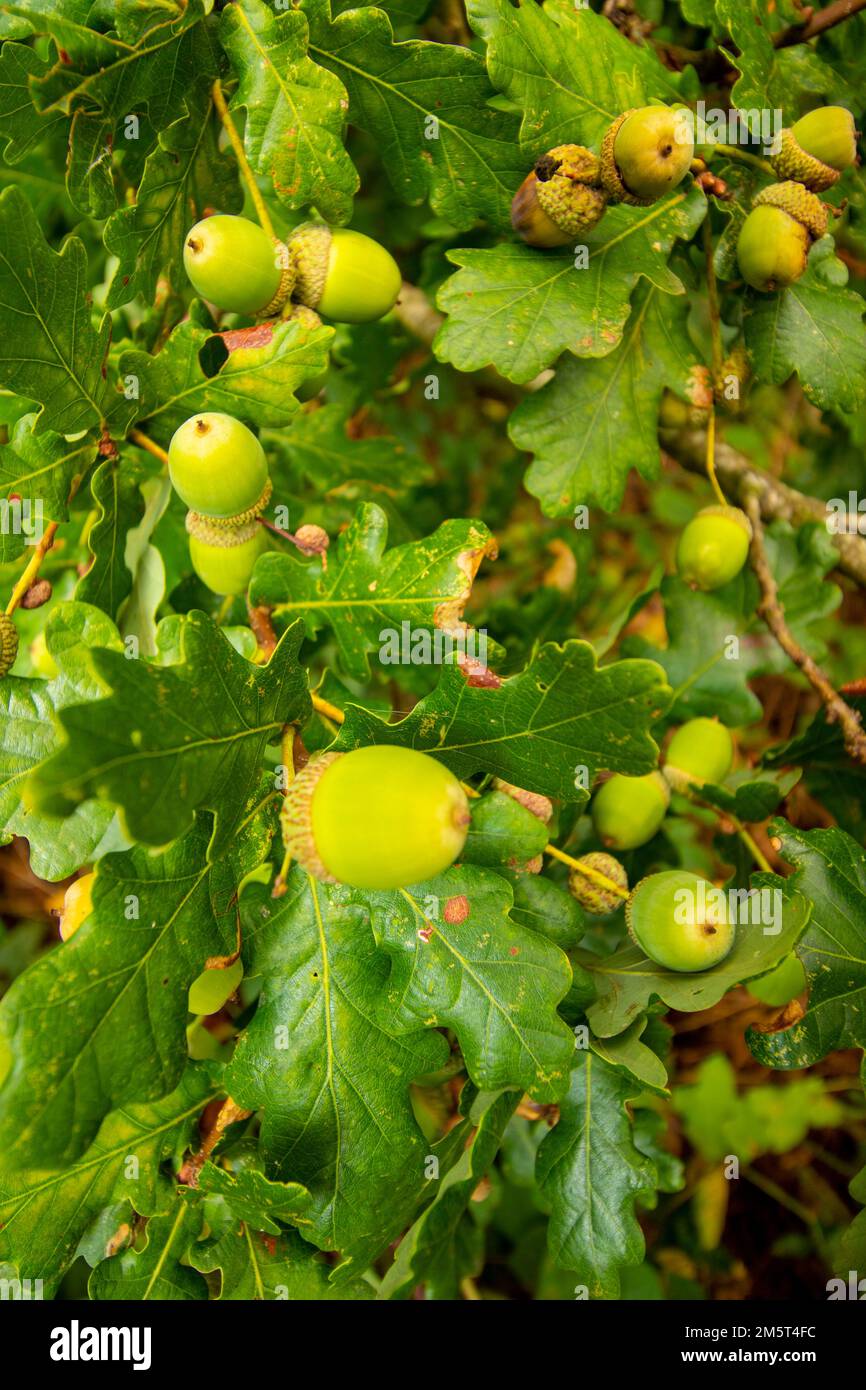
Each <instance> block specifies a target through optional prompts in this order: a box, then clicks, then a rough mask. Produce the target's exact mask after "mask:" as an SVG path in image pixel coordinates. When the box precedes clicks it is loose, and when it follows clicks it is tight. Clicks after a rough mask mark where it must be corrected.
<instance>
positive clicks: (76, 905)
mask: <svg viewBox="0 0 866 1390" xmlns="http://www.w3.org/2000/svg"><path fill="white" fill-rule="evenodd" d="M95 881H96V874H82V875H81V878H77V879H76V880H75V882H74V883H70V885H69V887H68V888H67V890H66V893H65V895H64V898H63V911H62V912H61V914H60V936H61V938H62V940H63V941H68V940H69V938H70V936H72V935H73V933H74V932H77V931H78V928H79V927H80V926H81V924H82V922H85V921H86V920H87V918H88V917H89V916H90V914H91V912H92V911H93V885H94V883H95Z"/></svg>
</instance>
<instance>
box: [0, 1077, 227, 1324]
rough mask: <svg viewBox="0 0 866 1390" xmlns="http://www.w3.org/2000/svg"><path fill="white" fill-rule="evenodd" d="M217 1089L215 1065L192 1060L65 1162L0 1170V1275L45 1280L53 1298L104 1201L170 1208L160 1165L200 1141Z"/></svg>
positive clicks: (146, 1210) (169, 1185)
mask: <svg viewBox="0 0 866 1390" xmlns="http://www.w3.org/2000/svg"><path fill="white" fill-rule="evenodd" d="M219 1094H220V1083H219V1079H218V1072H216V1071H215V1070H214V1068H213V1067H212V1066H211V1065H210V1064H207V1065H198V1064H196V1063H191V1064H190V1065H189V1066H188V1067H187V1069H186V1071H185V1072H184V1075H183V1078H182V1080H181V1081H180V1084H179V1085H178V1086H177V1087H176V1089H175V1090H174V1091H172V1092H171V1094H170V1095H168V1096H165V1097H164V1098H163V1099H162V1100H158V1101H155V1102H152V1103H143V1102H140V1101H136V1102H135V1103H134V1104H130V1105H127V1106H126V1107H125V1108H124V1109H123V1110H115V1111H113V1112H112V1113H111V1114H110V1115H107V1116H106V1117H105V1119H104V1120H103V1122H102V1125H101V1126H100V1129H99V1133H98V1134H97V1136H96V1138H95V1139H94V1140H93V1143H92V1144H91V1145H90V1147H89V1148H88V1149H87V1150H86V1152H85V1153H83V1154H82V1155H81V1157H80V1158H79V1159H78V1160H77V1161H75V1162H74V1163H72V1164H70V1165H69V1166H67V1167H65V1168H62V1169H59V1170H49V1169H42V1168H40V1167H39V1166H38V1164H37V1165H35V1166H34V1167H33V1168H30V1169H29V1170H28V1171H26V1172H22V1173H14V1172H13V1173H9V1172H5V1171H2V1170H0V1274H5V1273H6V1270H7V1269H9V1268H11V1269H13V1270H15V1271H16V1273H17V1275H18V1276H19V1277H20V1278H22V1279H25V1278H29V1279H42V1280H43V1284H44V1293H45V1296H46V1297H50V1296H51V1295H52V1294H53V1292H54V1291H55V1289H56V1287H57V1285H58V1283H59V1282H60V1279H61V1277H62V1275H63V1274H64V1272H65V1271H66V1269H68V1267H69V1266H70V1265H71V1264H72V1262H73V1260H74V1259H75V1254H76V1250H77V1248H78V1243H79V1241H80V1240H81V1238H82V1237H83V1236H84V1235H85V1234H86V1232H87V1230H88V1228H89V1227H90V1225H91V1224H92V1222H93V1221H94V1220H95V1219H96V1218H97V1217H98V1216H99V1214H100V1212H101V1211H102V1210H103V1209H104V1208H106V1207H107V1206H109V1205H111V1204H112V1203H116V1202H121V1201H124V1200H126V1201H128V1202H130V1203H131V1204H132V1206H133V1207H134V1209H135V1210H136V1211H137V1212H138V1213H139V1214H140V1215H142V1216H150V1215H153V1214H156V1213H160V1212H167V1211H169V1210H171V1208H172V1206H173V1204H174V1202H175V1186H174V1182H173V1181H172V1179H171V1178H170V1177H168V1176H166V1174H165V1173H164V1172H163V1171H162V1169H163V1165H164V1163H165V1162H166V1161H168V1160H170V1161H171V1163H172V1166H173V1168H174V1170H175V1171H177V1169H179V1168H180V1165H181V1162H182V1159H183V1153H184V1150H185V1149H186V1147H187V1146H188V1145H190V1144H193V1143H195V1142H196V1141H197V1135H198V1119H199V1116H200V1115H201V1113H202V1111H203V1110H204V1108H205V1106H206V1105H207V1104H208V1102H209V1101H211V1100H213V1099H215V1097H216V1096H218V1095H219ZM34 1157H35V1156H34ZM28 1161H30V1162H32V1161H33V1160H32V1158H30V1159H29V1160H28Z"/></svg>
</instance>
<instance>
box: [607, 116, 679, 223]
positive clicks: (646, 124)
mask: <svg viewBox="0 0 866 1390" xmlns="http://www.w3.org/2000/svg"><path fill="white" fill-rule="evenodd" d="M694 154H695V142H694V130H693V125H692V121H691V118H690V114H689V113H688V112H687V111H685V110H683V109H682V108H676V109H674V108H671V107H668V106H641V107H639V108H637V109H634V110H631V111H623V113H622V115H620V116H617V118H616V120H615V121H614V122H613V123H612V124H611V125H610V126H608V129H607V131H606V132H605V135H604V139H603V140H602V145H601V182H602V187H603V188H604V190H605V192H606V193H607V196H608V199H609V200H610V202H612V203H631V204H633V205H634V206H636V207H648V206H649V205H650V204H651V203H655V202H657V201H658V199H659V198H663V197H664V195H665V194H666V193H669V192H670V191H671V189H672V188H676V186H677V184H678V183H680V182H681V181H682V180H683V179H684V178H685V176H686V174H687V172H688V169H689V165H690V164H691V162H692V160H693V159H694Z"/></svg>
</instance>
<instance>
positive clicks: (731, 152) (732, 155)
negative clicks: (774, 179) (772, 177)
mask: <svg viewBox="0 0 866 1390" xmlns="http://www.w3.org/2000/svg"><path fill="white" fill-rule="evenodd" d="M712 148H713V149H714V150H718V151H719V153H720V154H726V155H727V156H728V158H729V159H739V160H742V162H743V163H744V164H752V165H753V166H754V167H755V168H756V169H760V170H761V172H762V173H764V174H775V172H776V171H775V170H774V168H773V166H772V164H771V163H770V161H769V160H768V159H762V158H761V156H760V155H759V154H750V153H749V151H748V150H741V149H740V147H739V145H722V144H718V145H717V144H715V143H714V144H713V146H712Z"/></svg>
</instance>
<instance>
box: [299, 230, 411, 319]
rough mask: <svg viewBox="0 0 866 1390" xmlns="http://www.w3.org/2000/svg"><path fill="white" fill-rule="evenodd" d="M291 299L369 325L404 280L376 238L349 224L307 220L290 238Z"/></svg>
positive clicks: (330, 316) (390, 303)
mask: <svg viewBox="0 0 866 1390" xmlns="http://www.w3.org/2000/svg"><path fill="white" fill-rule="evenodd" d="M289 249H290V251H291V254H292V258H293V261H294V265H295V272H296V276H297V278H296V282H295V298H296V299H297V300H299V301H300V303H301V304H305V305H307V307H308V308H310V309H315V310H316V313H317V314H323V315H324V316H325V318H326V319H334V320H335V321H336V322H337V323H370V322H371V321H372V320H373V319H380V318H381V317H382V315H383V314H387V312H388V310H389V309H392V308H393V307H394V305H395V304H396V302H397V297H398V295H399V294H400V290H401V288H402V284H403V280H402V277H401V275H400V268H399V266H398V265H397V262H396V261H395V260H394V257H393V256H392V255H391V253H390V252H389V251H386V250H385V247H384V246H380V245H379V243H378V241H373V239H372V237H368V236H364V234H363V233H362V232H353V231H351V230H350V229H349V228H348V227H329V226H328V225H327V224H326V223H324V222H305V223H304V224H303V226H301V227H296V228H295V230H294V232H293V233H292V235H291V239H290V241H289Z"/></svg>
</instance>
